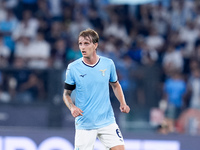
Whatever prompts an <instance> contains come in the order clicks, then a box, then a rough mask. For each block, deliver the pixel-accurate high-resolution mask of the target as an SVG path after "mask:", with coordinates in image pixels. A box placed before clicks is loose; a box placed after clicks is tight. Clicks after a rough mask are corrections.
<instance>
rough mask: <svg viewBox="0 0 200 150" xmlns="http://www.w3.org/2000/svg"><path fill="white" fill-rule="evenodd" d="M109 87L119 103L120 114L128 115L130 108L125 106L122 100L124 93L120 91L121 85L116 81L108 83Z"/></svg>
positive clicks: (123, 99)
mask: <svg viewBox="0 0 200 150" xmlns="http://www.w3.org/2000/svg"><path fill="white" fill-rule="evenodd" d="M110 85H111V87H112V89H113V92H114V94H115V96H116V97H117V99H118V101H119V102H120V110H121V112H124V113H129V111H130V108H129V106H128V105H127V104H126V101H125V98H124V93H123V91H122V88H121V85H120V84H119V82H118V81H117V82H110Z"/></svg>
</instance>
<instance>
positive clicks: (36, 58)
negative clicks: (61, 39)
mask: <svg viewBox="0 0 200 150" xmlns="http://www.w3.org/2000/svg"><path fill="white" fill-rule="evenodd" d="M50 50H51V49H50V44H49V43H47V42H46V41H45V39H44V35H43V33H41V32H38V33H37V36H36V39H35V41H33V42H32V44H31V48H30V49H29V54H28V59H29V60H28V63H27V66H28V67H30V68H40V69H45V68H47V67H48V66H49V58H50Z"/></svg>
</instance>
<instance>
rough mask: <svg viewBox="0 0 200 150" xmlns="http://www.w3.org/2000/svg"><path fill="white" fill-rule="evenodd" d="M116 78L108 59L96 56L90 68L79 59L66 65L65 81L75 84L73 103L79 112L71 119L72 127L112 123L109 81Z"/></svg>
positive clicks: (113, 68) (83, 127)
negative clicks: (97, 60)
mask: <svg viewBox="0 0 200 150" xmlns="http://www.w3.org/2000/svg"><path fill="white" fill-rule="evenodd" d="M116 81H117V74H116V69H115V65H114V63H113V61H112V60H111V59H108V58H105V57H102V56H100V59H99V62H98V63H97V64H96V65H95V66H93V67H91V66H88V65H86V64H85V63H84V62H83V61H82V58H80V59H78V60H76V61H74V62H72V63H70V64H69V65H68V68H67V71H66V80H65V83H66V84H69V85H76V88H75V90H76V99H75V105H76V106H77V107H78V108H80V109H81V110H82V111H83V116H78V117H76V119H75V126H76V129H97V128H102V127H105V126H107V125H110V124H112V123H115V117H114V113H113V109H112V106H111V102H110V96H109V82H116Z"/></svg>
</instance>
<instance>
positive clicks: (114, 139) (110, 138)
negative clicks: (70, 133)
mask: <svg viewBox="0 0 200 150" xmlns="http://www.w3.org/2000/svg"><path fill="white" fill-rule="evenodd" d="M97 137H98V139H99V140H100V141H101V143H102V144H103V145H104V146H105V147H106V149H109V148H112V147H115V146H117V145H124V140H123V137H122V134H121V132H120V129H119V127H118V125H117V124H116V123H114V124H111V125H109V126H106V127H103V128H99V129H94V130H76V135H75V150H93V149H94V143H95V141H96V138H97Z"/></svg>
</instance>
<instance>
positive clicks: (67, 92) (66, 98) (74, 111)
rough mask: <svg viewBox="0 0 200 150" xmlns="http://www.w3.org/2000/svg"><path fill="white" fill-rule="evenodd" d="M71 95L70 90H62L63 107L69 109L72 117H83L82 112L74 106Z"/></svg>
mask: <svg viewBox="0 0 200 150" xmlns="http://www.w3.org/2000/svg"><path fill="white" fill-rule="evenodd" d="M71 93H72V91H71V90H67V89H64V92H63V101H64V103H65V105H66V106H67V107H68V108H69V110H70V111H71V114H72V116H73V117H77V116H80V115H81V116H83V114H82V113H83V111H82V110H81V109H80V108H78V107H76V106H75V105H74V103H73V101H72V99H71Z"/></svg>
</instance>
